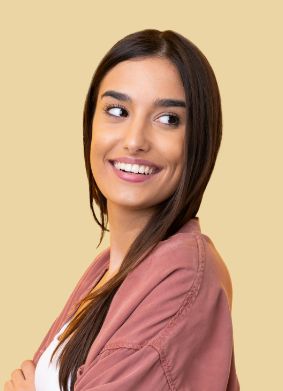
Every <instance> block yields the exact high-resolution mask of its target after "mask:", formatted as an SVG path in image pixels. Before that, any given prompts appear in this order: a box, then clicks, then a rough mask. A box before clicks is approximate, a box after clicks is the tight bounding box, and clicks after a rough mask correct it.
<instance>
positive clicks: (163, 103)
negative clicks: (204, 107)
mask: <svg viewBox="0 0 283 391" xmlns="http://www.w3.org/2000/svg"><path fill="white" fill-rule="evenodd" d="M104 96H111V97H112V98H115V99H118V100H122V101H127V102H132V99H131V97H130V96H129V95H127V94H124V93H123V92H118V91H114V90H108V91H105V92H104V93H103V94H102V95H101V97H100V99H102V98H103V97H104ZM153 105H154V106H155V107H186V103H185V101H183V100H180V99H155V101H154V103H153Z"/></svg>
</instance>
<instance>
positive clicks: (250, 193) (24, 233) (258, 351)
mask: <svg viewBox="0 0 283 391" xmlns="http://www.w3.org/2000/svg"><path fill="white" fill-rule="evenodd" d="M0 14H1V20H0V28H1V34H0V37H1V73H0V77H1V102H0V103H1V116H0V120H1V154H0V156H1V281H0V286H1V334H0V335H1V341H0V350H1V366H0V384H1V386H2V384H3V383H4V381H5V380H7V379H9V378H10V373H11V372H12V370H14V369H15V368H17V367H19V365H20V364H21V362H22V361H23V360H25V359H30V358H32V355H33V353H34V352H35V350H36V349H37V347H38V345H39V343H40V342H41V340H42V338H43V337H44V335H45V333H46V332H47V329H48V328H49V326H50V324H51V322H52V321H53V320H54V319H55V317H56V316H57V315H58V313H59V311H61V309H62V307H63V305H64V303H65V301H66V299H67V297H68V295H69V294H70V293H71V291H72V289H73V288H74V285H75V284H76V282H77V281H78V279H79V278H80V276H81V275H82V273H83V272H84V270H85V269H86V267H87V266H88V265H89V263H90V262H91V261H92V260H93V259H94V257H95V256H96V254H98V252H100V251H101V250H102V249H103V248H105V247H106V246H108V237H107V238H106V240H105V241H104V243H103V246H102V247H101V248H99V249H98V250H96V245H97V242H98V238H99V230H98V228H97V226H96V224H95V222H94V220H93V218H92V215H91V212H90V209H89V206H88V188H87V179H86V174H85V168H84V160H83V142H82V109H83V103H84V99H85V95H86V92H87V89H88V85H89V83H90V79H91V77H92V74H93V72H94V69H95V67H96V66H97V63H98V61H99V60H100V59H101V57H102V56H103V55H104V54H105V53H106V51H107V50H108V49H109V48H110V47H111V46H112V45H113V44H114V43H115V42H116V41H117V40H118V39H120V38H122V37H124V36H125V35H126V34H129V33H131V32H134V31H138V30H141V29H144V28H157V29H160V30H166V29H172V30H175V31H177V32H180V33H181V34H183V35H185V36H186V37H188V38H189V39H191V40H192V41H193V42H194V43H195V44H196V45H197V46H199V48H200V49H201V50H202V51H203V52H204V54H205V55H206V56H207V58H208V60H209V61H210V63H211V65H212V67H213V69H214V71H215V74H216V77H217V80H218V83H219V87H220V91H221V96H222V107H223V121H224V129H223V131H224V133H223V141H222V145H221V150H220V152H219V156H218V160H217V163H216V166H215V171H214V173H213V176H212V178H211V180H210V183H209V185H208V187H207V190H206V193H205V196H204V199H203V203H202V206H201V208H200V211H199V214H198V216H199V217H200V223H201V227H202V231H203V233H206V234H207V235H209V236H210V237H211V238H212V239H213V241H214V243H215V245H216V246H217V248H218V250H219V251H220V253H221V254H222V256H223V258H224V260H225V261H226V264H227V266H228V268H229V270H230V273H231V277H232V281H233V287H234V299H233V311H232V317H233V324H234V340H235V355H236V365H237V371H238V376H239V379H240V383H241V390H257V391H260V390H264V391H266V390H279V389H283V385H282V384H283V382H282V375H281V371H282V354H281V352H282V338H281V334H282V329H283V327H282V320H281V319H280V316H279V315H280V314H279V312H281V309H282V299H281V298H282V288H281V287H282V282H281V280H282V251H281V243H282V207H281V203H282V186H280V185H281V180H282V176H281V170H280V169H279V167H280V168H282V158H281V156H282V151H281V150H282V130H283V129H282V69H283V66H282V57H280V52H281V51H282V39H280V38H282V31H280V27H279V24H281V25H282V18H281V16H282V14H281V13H280V10H279V1H278V2H275V1H269V2H261V1H237V3H235V2H234V3H232V2H229V1H213V2H211V1H198V2H196V1H194V2H192V1H191V2H190V1H183V2H182V1H176V0H175V1H170V2H169V1H167V2H166V1H165V0H163V1H158V0H155V1H148V2H147V1H143V3H142V2H133V1H105V2H101V4H99V5H98V4H97V2H95V1H82V2H75V1H50V0H49V1H27V0H26V1H9V2H8V1H7V2H4V1H2V2H1V12H0ZM281 30H282V29H281ZM280 35H281V37H280Z"/></svg>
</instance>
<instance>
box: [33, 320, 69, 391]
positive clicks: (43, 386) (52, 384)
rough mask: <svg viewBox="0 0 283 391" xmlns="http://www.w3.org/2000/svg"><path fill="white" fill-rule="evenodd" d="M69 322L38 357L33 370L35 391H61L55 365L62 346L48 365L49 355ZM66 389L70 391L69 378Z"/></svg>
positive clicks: (57, 369)
mask: <svg viewBox="0 0 283 391" xmlns="http://www.w3.org/2000/svg"><path fill="white" fill-rule="evenodd" d="M69 322H70V320H69V321H68V322H66V323H65V324H64V325H63V327H62V328H61V330H59V332H58V333H57V334H56V335H55V337H54V339H53V341H51V343H50V345H49V346H48V347H47V348H46V350H45V351H44V352H43V353H42V355H41V356H40V358H39V360H38V363H37V365H36V368H35V375H34V376H35V378H34V382H35V390H36V391H51V390H52V391H61V390H60V387H59V377H58V375H59V367H58V368H57V367H56V363H57V360H58V357H59V354H60V352H61V351H62V349H63V347H64V344H63V345H61V346H60V348H59V349H58V350H57V352H56V353H55V355H54V357H53V360H52V361H51V363H50V359H51V355H52V353H53V351H54V349H55V347H56V346H57V344H58V342H59V340H58V337H59V335H60V334H61V333H63V331H64V330H65V329H66V327H67V325H68V324H69ZM66 342H67V341H65V343H66ZM68 389H69V390H70V378H69V382H68Z"/></svg>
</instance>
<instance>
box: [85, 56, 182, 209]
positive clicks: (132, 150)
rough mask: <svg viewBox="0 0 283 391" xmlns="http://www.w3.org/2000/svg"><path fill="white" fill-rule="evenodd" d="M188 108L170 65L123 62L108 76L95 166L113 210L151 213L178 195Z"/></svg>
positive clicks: (96, 124) (97, 122)
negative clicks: (151, 210)
mask: <svg viewBox="0 0 283 391" xmlns="http://www.w3.org/2000/svg"><path fill="white" fill-rule="evenodd" d="M161 99H162V100H163V101H159V103H158V102H157V100H161ZM169 100H170V101H169ZM156 102H157V103H156ZM184 105H185V92H184V88H183V85H182V82H181V79H180V76H179V74H178V71H177V69H176V68H175V66H174V65H173V64H172V63H171V62H170V61H169V60H167V59H164V58H162V59H161V58H156V57H150V58H146V59H144V58H143V59H141V58H139V59H133V60H128V61H123V62H121V63H119V64H117V65H116V66H115V67H114V68H112V69H111V70H110V71H109V72H108V73H107V74H106V76H105V77H104V79H103V80H102V82H101V84H100V88H99V92H98V98H97V105H96V110H95V114H94V118H93V126H92V142H91V152H90V153H91V156H90V160H91V169H92V173H93V176H94V178H95V181H96V183H97V186H98V187H99V189H100V191H101V192H102V194H103V195H104V196H105V198H106V199H107V206H109V203H111V206H112V207H113V206H114V204H115V205H119V206H123V207H126V208H131V209H145V208H146V209H148V208H152V207H154V206H155V205H157V204H159V203H160V202H161V201H164V200H165V199H166V198H168V197H169V196H171V195H172V194H173V193H174V191H175V190H176V188H177V185H178V182H179V180H180V177H181V173H182V170H183V146H184V137H185V124H186V118H185V115H186V113H185V107H184ZM138 159H142V160H141V161H139V160H138ZM143 160H146V162H143ZM123 161H124V163H123V164H122V162H123ZM114 162H115V165H114V164H113V163H114ZM118 162H120V163H118ZM136 163H138V165H136ZM132 164H135V165H132ZM115 166H116V167H115ZM142 166H144V167H142ZM156 168H158V170H157V172H156V171H155V170H156ZM123 170H130V171H135V173H132V172H124V171H123ZM144 170H145V173H143V172H144ZM152 170H154V171H152ZM139 171H140V173H138V172H139ZM151 172H152V173H151ZM148 173H149V175H148Z"/></svg>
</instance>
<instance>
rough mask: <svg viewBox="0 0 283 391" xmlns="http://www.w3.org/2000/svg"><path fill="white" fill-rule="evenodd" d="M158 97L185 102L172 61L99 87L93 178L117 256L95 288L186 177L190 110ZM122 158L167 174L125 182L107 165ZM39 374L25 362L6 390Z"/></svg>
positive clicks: (117, 71) (128, 69)
mask: <svg viewBox="0 0 283 391" xmlns="http://www.w3.org/2000/svg"><path fill="white" fill-rule="evenodd" d="M106 90H115V91H119V92H123V93H126V94H127V95H129V96H130V97H131V99H132V101H131V102H124V101H123V102H122V101H119V100H117V99H115V98H113V97H104V98H102V99H101V94H102V93H103V92H105V91H106ZM157 98H167V99H168V98H170V99H178V100H183V101H185V92H184V88H183V85H182V82H181V79H180V76H179V73H178V70H177V69H176V68H175V66H174V65H173V64H172V63H171V62H170V61H169V60H167V59H161V58H155V57H152V58H146V59H134V60H129V61H124V62H121V63H119V64H118V65H116V66H115V67H114V68H112V69H111V70H110V71H109V72H108V73H107V75H106V76H105V77H104V79H103V80H102V82H101V85H100V88H99V94H98V100H97V106H96V111H95V114H94V118H93V128H92V143H91V156H90V157H91V168H92V173H93V176H94V178H95V180H96V183H97V185H98V187H99V189H100V190H101V192H102V193H103V195H104V196H105V197H106V199H107V209H108V216H109V228H110V249H111V251H110V266H109V269H108V270H107V272H106V274H105V275H104V276H103V278H102V279H101V281H100V282H99V286H96V287H95V289H97V288H98V287H100V286H102V285H103V284H104V283H106V282H107V281H108V280H109V279H110V278H111V277H112V276H113V275H115V273H116V272H117V271H118V269H119V267H120V265H121V263H122V260H123V258H124V256H125V254H126V252H127V250H128V248H129V246H130V245H131V243H132V242H133V240H134V239H135V237H136V236H137V235H138V234H139V232H140V231H141V230H142V227H143V226H144V225H145V224H146V223H147V221H148V219H149V218H150V217H151V215H152V214H153V213H154V210H155V206H156V205H157V204H158V203H160V202H162V201H163V200H165V199H166V198H168V197H169V196H170V195H172V194H173V193H174V191H175V190H176V188H177V185H178V182H179V180H180V177H181V173H182V168H183V145H184V137H185V123H186V117H185V115H186V114H185V108H182V107H166V108H165V107H162V108H161V107H159V108H157V107H154V106H153V102H154V100H155V99H157ZM110 103H120V104H123V106H125V108H126V110H127V116H125V114H124V111H123V110H120V109H117V108H115V109H113V108H112V109H109V110H110V113H111V114H112V116H110V115H107V114H106V113H105V112H104V111H103V108H105V105H106V104H110ZM109 110H108V112H109ZM168 113H171V114H172V113H174V114H177V115H178V117H179V118H180V123H179V125H178V126H177V127H171V126H169V125H168V124H170V118H171V117H170V116H169V117H168ZM173 119H174V118H173ZM119 156H127V157H137V158H142V159H146V160H149V161H151V162H153V163H156V164H157V165H159V166H162V170H161V171H160V172H159V173H158V174H157V175H154V177H153V178H152V179H150V180H148V181H145V182H140V183H132V182H126V181H122V180H121V179H119V178H118V177H117V176H116V175H115V174H114V173H113V172H112V168H111V167H109V165H108V162H107V159H113V158H115V157H119ZM110 168H111V169H110ZM34 373H35V366H34V363H33V361H32V360H25V361H23V362H22V364H21V369H19V368H17V369H15V370H14V371H13V372H12V373H11V379H10V380H9V381H7V382H6V383H5V385H4V391H35V385H34Z"/></svg>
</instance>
